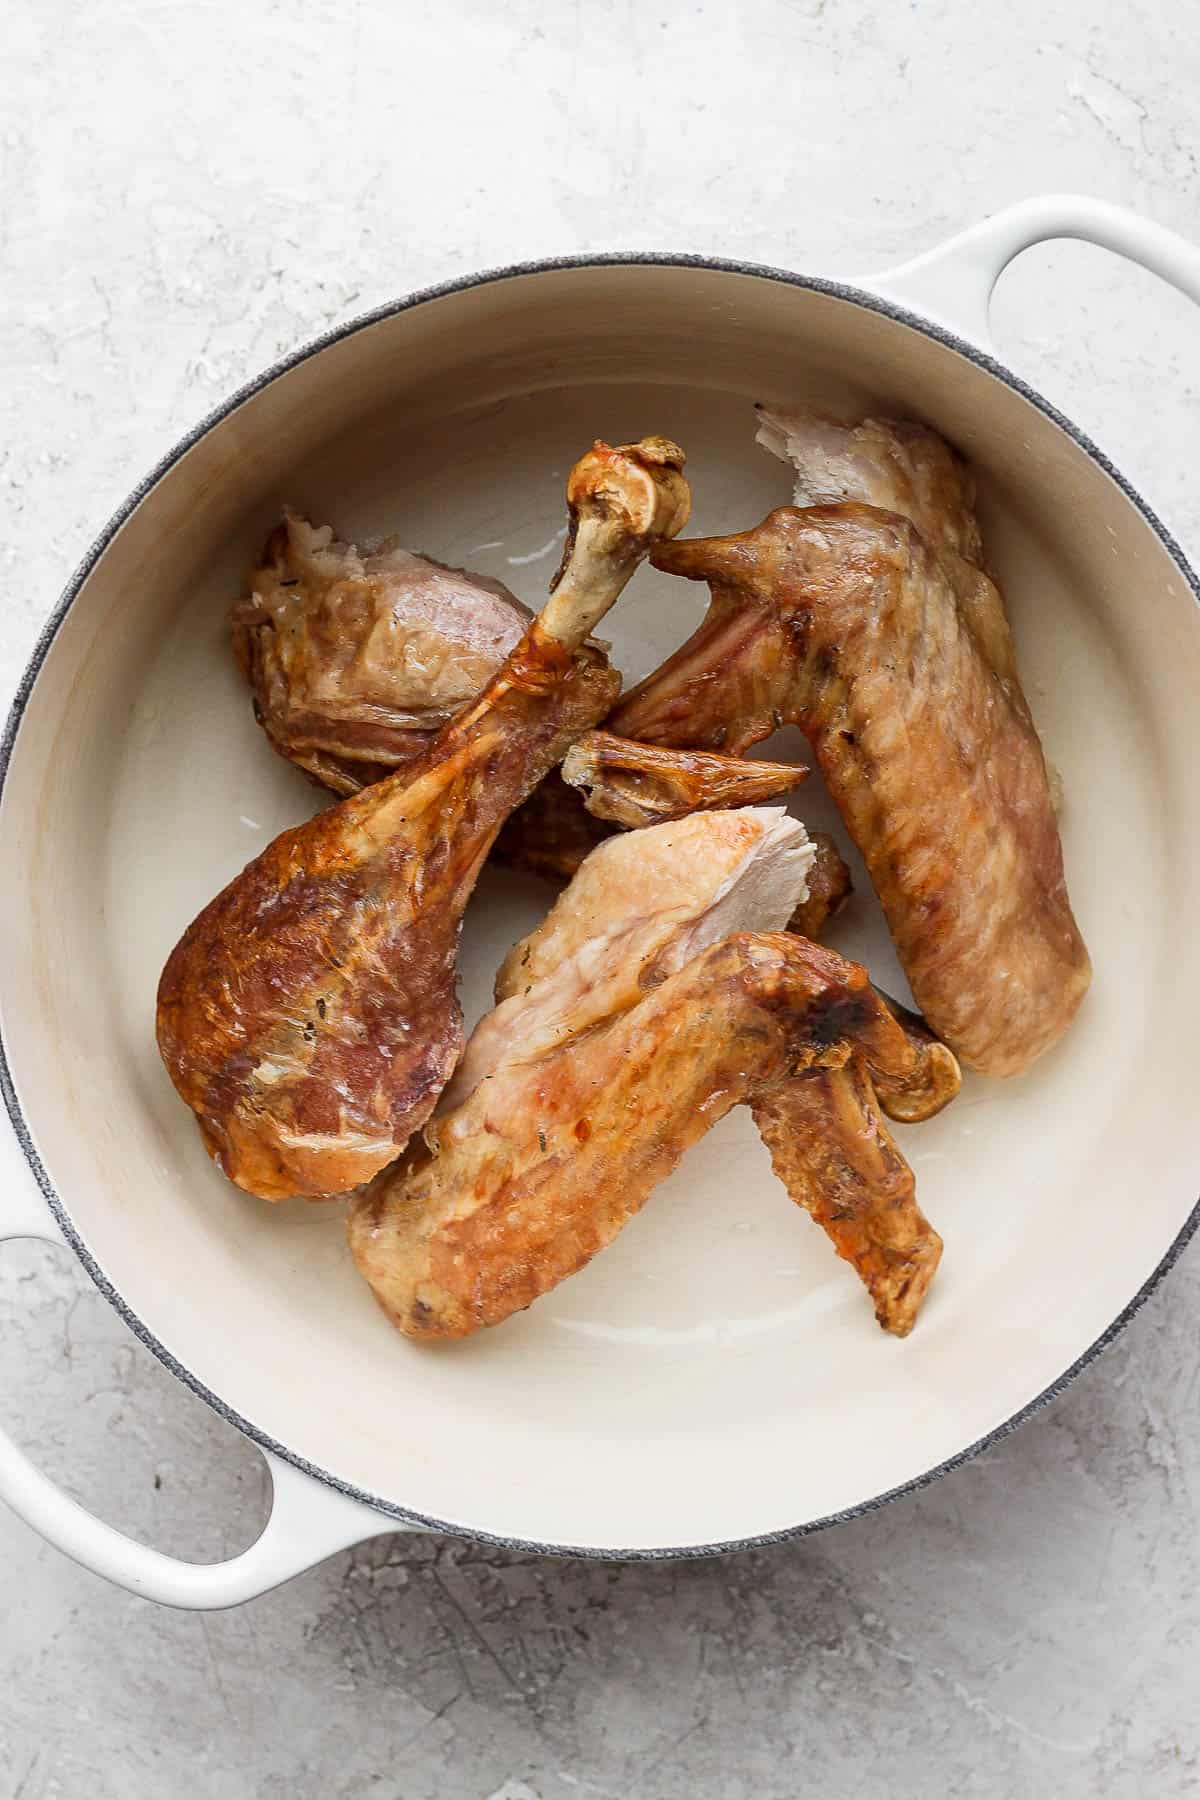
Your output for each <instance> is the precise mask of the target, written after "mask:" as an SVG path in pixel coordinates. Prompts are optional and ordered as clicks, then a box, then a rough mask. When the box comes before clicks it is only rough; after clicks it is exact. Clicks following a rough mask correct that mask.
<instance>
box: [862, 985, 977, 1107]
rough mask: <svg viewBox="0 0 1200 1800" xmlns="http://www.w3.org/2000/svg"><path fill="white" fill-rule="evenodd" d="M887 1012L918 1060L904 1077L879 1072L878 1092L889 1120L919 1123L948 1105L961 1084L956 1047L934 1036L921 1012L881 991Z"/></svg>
mask: <svg viewBox="0 0 1200 1800" xmlns="http://www.w3.org/2000/svg"><path fill="white" fill-rule="evenodd" d="M880 998H881V999H882V1000H883V1001H884V1003H885V1005H886V1006H887V1009H888V1011H889V1012H890V1013H891V1015H892V1017H893V1018H894V1019H895V1020H896V1023H897V1024H898V1025H899V1026H900V1029H901V1030H902V1031H903V1033H904V1035H905V1037H906V1038H907V1039H908V1042H909V1044H910V1045H911V1047H912V1049H913V1051H914V1053H915V1060H914V1062H913V1065H912V1069H911V1072H910V1073H908V1074H906V1075H904V1076H903V1077H902V1078H897V1077H896V1076H895V1075H894V1074H878V1073H877V1074H876V1076H875V1092H876V1094H877V1095H878V1098H879V1104H880V1105H881V1106H882V1108H883V1110H884V1112H885V1113H886V1114H887V1116H888V1118H889V1119H895V1120H896V1121H897V1123H898V1124H901V1125H917V1124H919V1123H920V1122H921V1120H922V1119H932V1118H933V1116H934V1114H935V1113H940V1112H941V1110H942V1108H943V1107H944V1106H948V1105H949V1104H950V1102H951V1100H953V1099H954V1098H955V1096H956V1095H957V1094H958V1092H959V1090H960V1088H961V1087H962V1070H961V1068H960V1067H959V1063H958V1058H957V1057H956V1056H955V1054H954V1052H953V1050H951V1049H950V1048H949V1047H948V1046H947V1045H945V1044H943V1043H942V1041H941V1039H940V1038H938V1037H935V1036H934V1034H933V1032H932V1031H930V1029H929V1027H928V1025H927V1024H926V1023H925V1021H924V1019H923V1018H922V1017H921V1015H920V1013H915V1012H913V1011H912V1009H911V1007H907V1006H904V1005H902V1004H901V1002H900V1001H899V1000H893V999H892V996H891V995H890V994H881V995H880Z"/></svg>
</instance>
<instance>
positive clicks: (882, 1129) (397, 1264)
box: [350, 933, 941, 1340]
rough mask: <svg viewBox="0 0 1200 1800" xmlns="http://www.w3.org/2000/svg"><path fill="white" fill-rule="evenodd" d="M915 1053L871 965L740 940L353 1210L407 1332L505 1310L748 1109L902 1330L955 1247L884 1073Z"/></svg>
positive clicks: (369, 1269) (446, 1126) (597, 1242)
mask: <svg viewBox="0 0 1200 1800" xmlns="http://www.w3.org/2000/svg"><path fill="white" fill-rule="evenodd" d="M914 1055H915V1053H914V1051H913V1048H912V1046H911V1044H910V1042H909V1040H908V1038H907V1037H906V1036H905V1034H904V1032H903V1031H902V1030H901V1029H900V1028H899V1027H898V1026H897V1024H896V1022H895V1021H894V1020H893V1019H892V1017H891V1015H890V1014H889V1013H888V1011H887V1009H886V1008H885V1007H884V1006H883V1004H882V1002H881V1001H880V1000H879V999H878V996H877V995H876V994H875V992H874V990H873V989H872V988H871V986H870V983H869V981H868V980H867V976H866V972H865V970H863V969H861V968H858V967H856V966H855V965H853V964H849V963H846V962H844V961H843V960H842V958H841V957H839V956H837V955H836V954H835V953H834V952H833V951H831V950H825V949H821V948H819V947H818V946H817V945H815V944H811V943H809V942H808V941H807V940H805V939H803V938H798V937H796V936H794V935H792V934H790V933H776V934H766V935H756V934H752V933H747V934H742V935H738V936H734V937H731V938H726V939H724V940H722V941H721V942H719V943H717V944H715V945H713V946H712V947H711V948H709V949H707V950H705V951H703V952H701V953H700V954H699V955H698V956H696V957H694V958H693V959H692V960H691V961H690V962H688V963H687V964H686V965H685V966H684V967H683V968H682V969H680V970H678V971H677V972H676V973H674V974H672V975H670V976H668V977H667V979H666V980H665V981H663V982H662V983H661V985H660V986H658V987H656V988H654V989H652V990H651V991H650V992H649V993H648V994H646V996H645V997H644V998H643V999H641V1000H639V1001H638V1002H637V1003H636V1004H635V1005H633V1006H632V1007H631V1008H630V1009H628V1010H627V1011H625V1012H622V1013H620V1014H619V1015H617V1016H616V1017H615V1018H613V1019H612V1020H611V1021H610V1022H608V1023H607V1024H605V1025H601V1026H599V1027H593V1028H591V1029H589V1030H587V1031H584V1032H582V1033H580V1034H579V1035H578V1036H577V1037H572V1038H570V1039H569V1040H568V1041H566V1042H563V1043H559V1044H558V1045H556V1046H554V1047H553V1048H550V1049H548V1050H547V1052H546V1054H545V1056H544V1057H542V1058H541V1059H539V1060H536V1061H529V1060H524V1059H517V1060H514V1061H512V1062H509V1063H507V1064H505V1063H502V1064H500V1066H498V1067H497V1068H495V1069H493V1071H492V1072H491V1074H490V1075H489V1077H488V1078H487V1079H485V1080H481V1081H480V1082H479V1084H478V1086H477V1087H476V1088H475V1089H474V1090H473V1092H471V1094H470V1095H469V1096H468V1098H467V1099H466V1100H465V1101H463V1102H462V1104H460V1105H459V1106H457V1107H455V1108H454V1109H452V1110H451V1111H450V1112H449V1113H447V1114H445V1115H444V1116H441V1117H439V1118H437V1119H435V1120H434V1121H433V1123H432V1124H431V1125H430V1126H429V1127H428V1128H427V1131H426V1139H427V1141H426V1142H423V1143H421V1144H419V1145H414V1146H410V1149H409V1151H408V1152H407V1153H406V1155H405V1156H404V1158H403V1159H402V1160H401V1162H400V1163H399V1164H397V1166H396V1167H395V1168H394V1169H390V1170H388V1171H386V1172H385V1173H384V1174H383V1175H381V1176H380V1177H379V1179H378V1180H377V1181H376V1182H374V1183H373V1184H372V1185H371V1186H370V1187H369V1188H368V1189H367V1191H366V1193H365V1194H364V1196H363V1197H362V1199H361V1200H359V1201H358V1202H357V1203H356V1205H355V1208H354V1211H353V1213H352V1215H351V1222H350V1242H351V1248H352V1250H353V1253H354V1256H355V1260H356V1261H357V1263H358V1265H359V1268H360V1269H361V1270H362V1272H363V1274H364V1275H365V1276H366V1278H367V1280H368V1281H369V1282H370V1284H371V1287H372V1289H373V1290H374V1292H375V1295H376V1298H377V1299H378V1300H379V1302H380V1304H381V1305H382V1306H383V1308H384V1310H385V1311H386V1312H387V1313H388V1316H389V1317H390V1318H391V1319H392V1320H393V1322H394V1323H395V1324H396V1325H398V1326H399V1328H400V1329H401V1330H402V1331H404V1332H405V1333H407V1334H408V1335H409V1336H411V1337H419V1338H426V1339H432V1340H445V1339H451V1338H460V1337H465V1336H467V1335H468V1334H469V1333H471V1332H473V1331H477V1330H479V1329H480V1328H481V1327H483V1326H489V1325H496V1324H499V1323H500V1322H501V1321H502V1320H504V1319H506V1318H508V1317H510V1315H511V1314H512V1313H514V1312H517V1311H519V1310H520V1309H521V1308H523V1307H526V1306H529V1305H530V1304H531V1303H532V1302H533V1301H534V1300H536V1299H537V1298H538V1297H539V1295H541V1294H545V1293H547V1292H548V1291H549V1290H550V1289H551V1288H553V1287H555V1286H557V1284H558V1283H559V1282H560V1281H563V1280H564V1279H565V1278H566V1277H567V1276H569V1275H572V1274H574V1273H575V1272H576V1271H577V1270H579V1269H581V1268H582V1267H583V1266H584V1265H585V1264H586V1263H587V1262H588V1261H589V1260H590V1259H591V1258H592V1257H593V1256H594V1255H595V1254H596V1252H597V1251H599V1250H601V1249H603V1248H604V1246H605V1245H606V1244H609V1243H611V1242H612V1240H613V1238H615V1237H616V1235H617V1233H618V1232H619V1231H620V1230H621V1229H622V1227H623V1226H624V1225H625V1224H627V1223H628V1221H629V1219H631V1218H632V1217H633V1215H634V1214H635V1213H636V1212H638V1211H639V1210H640V1208H641V1207H642V1205H643V1204H644V1203H645V1201H646V1200H647V1198H648V1197H649V1195H650V1193H651V1192H652V1191H653V1189H654V1188H655V1187H656V1186H657V1185H658V1184H659V1183H660V1182H661V1181H663V1180H664V1179H665V1178H666V1176H667V1175H669V1174H670V1173H671V1171H672V1170H673V1169H674V1168H675V1167H676V1165H677V1164H678V1162H679V1160H680V1158H681V1157H682V1156H683V1154H684V1153H685V1151H686V1150H687V1149H688V1148H689V1147H690V1146H691V1145H692V1144H694V1143H695V1142H696V1141H697V1140H698V1139H699V1138H701V1137H702V1136H703V1135H704V1133H705V1132H707V1131H708V1130H709V1129H710V1128H711V1127H712V1126H713V1125H714V1124H716V1122H717V1120H718V1119H720V1118H722V1117H724V1115H725V1114H726V1113H727V1112H728V1111H729V1110H730V1109H731V1108H732V1107H733V1106H736V1105H738V1104H739V1103H745V1102H748V1103H749V1104H751V1105H752V1106H753V1108H754V1110H755V1116H756V1118H757V1119H758V1121H759V1124H760V1128H761V1129H762V1131H763V1134H764V1137H765V1138H766V1140H767V1143H768V1146H769V1148H770V1149H771V1152H772V1157H773V1160H774V1163H775V1167H776V1170H777V1173H778V1174H779V1175H780V1177H781V1178H782V1179H783V1181H784V1183H785V1185H786V1186H787V1188H788V1191H789V1193H791V1195H792V1197H793V1198H794V1199H795V1200H796V1201H797V1203H798V1204H800V1205H801V1206H803V1207H804V1208H805V1209H806V1210H807V1211H808V1212H809V1213H810V1214H811V1215H812V1217H813V1218H814V1219H816V1221H817V1222H818V1223H819V1224H821V1225H822V1226H823V1227H824V1228H825V1229H826V1231H827V1232H828V1233H829V1235H830V1236H831V1238H832V1240H833V1242H834V1245H835V1248H836V1249H837V1250H838V1252H839V1254H840V1255H842V1256H844V1257H846V1258H847V1259H848V1260H849V1261H850V1262H851V1263H852V1264H853V1265H854V1267H855V1269H856V1270H857V1271H858V1273H859V1275H860V1277H861V1278H862V1280H863V1281H864V1283H865V1284H866V1286H867V1289H868V1291H869V1293H870V1294H871V1297H872V1299H873V1301H874V1303H875V1308H876V1313H877V1316H878V1318H879V1320H880V1323H881V1324H882V1325H883V1326H884V1327H885V1328H886V1329H887V1330H889V1331H892V1332H895V1333H896V1334H897V1335H899V1336H903V1335H905V1334H906V1333H907V1332H908V1331H909V1330H910V1329H911V1328H912V1325H913V1322H914V1320H915V1318H916V1314H917V1310H918V1309H919V1307H920V1304H921V1300H922V1298H923V1296H924V1294H925V1291H926V1289H927V1288H928V1285H929V1282H930V1280H931V1279H932V1276H933V1272H934V1270H935V1269H936V1267H937V1262H938V1258H939V1257H940V1254H941V1240H940V1238H939V1237H938V1235H937V1233H936V1232H935V1231H934V1230H933V1228H932V1227H931V1226H930V1225H929V1223H928V1221H927V1220H926V1219H925V1218H924V1217H923V1215H922V1214H921V1211H920V1208H919V1207H918V1206H917V1204H916V1200H915V1196H914V1192H913V1184H912V1176H911V1172H910V1171H908V1169H907V1165H906V1164H905V1163H904V1160H903V1158H902V1157H901V1156H900V1153H899V1151H898V1150H897V1149H896V1147H895V1145H894V1143H893V1142H892V1140H891V1138H890V1136H889V1134H888V1131H887V1127H886V1125H885V1124H884V1122H883V1120H882V1118H881V1117H880V1116H879V1114H878V1112H877V1110H876V1108H875V1107H874V1105H873V1095H872V1088H871V1072H873V1071H876V1070H877V1071H879V1072H880V1073H881V1074H883V1075H885V1076H886V1077H888V1078H890V1079H892V1080H901V1081H902V1080H904V1079H905V1078H907V1077H909V1076H910V1075H911V1074H912V1070H913V1064H914ZM793 1134H797V1136H798V1137H799V1138H800V1139H801V1140H802V1141H796V1142H793V1141H792V1140H793Z"/></svg>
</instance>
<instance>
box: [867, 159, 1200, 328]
mask: <svg viewBox="0 0 1200 1800" xmlns="http://www.w3.org/2000/svg"><path fill="white" fill-rule="evenodd" d="M1051 238H1080V239H1082V241H1083V242H1084V243H1088V244H1097V245H1099V246H1100V247H1101V248H1102V249H1105V250H1113V251H1115V252H1116V253H1117V255H1118V256H1125V257H1128V258H1129V260H1130V262H1135V263H1140V264H1141V266H1142V267H1143V268H1144V269H1149V270H1151V271H1152V273H1153V274H1155V275H1161V276H1162V278H1163V280H1164V281H1169V282H1170V283H1171V285H1172V286H1173V287H1177V288H1178V289H1179V290H1180V292H1181V293H1184V294H1186V295H1187V296H1188V298H1189V299H1190V300H1195V301H1196V302H1197V304H1200V249H1197V247H1196V246H1195V245H1194V244H1190V243H1188V241H1187V240H1186V238H1181V237H1177V236H1176V234H1175V233H1174V232H1173V231H1168V230H1167V229H1166V227H1165V226H1162V225H1155V224H1153V223H1152V222H1151V221H1150V220H1149V219H1142V218H1139V217H1138V215H1137V214H1136V213H1133V212H1129V211H1128V210H1127V209H1126V208H1125V207H1123V206H1112V205H1110V204H1109V202H1108V201H1107V200H1094V199H1091V198H1090V197H1089V196H1088V195H1086V194H1042V195H1039V196H1038V197H1036V198H1035V199H1031V200H1019V201H1018V202H1017V203H1016V205H1015V206H1008V207H1005V209H1004V211H1003V212H998V213H995V214H994V215H993V216H992V217H991V218H990V219H983V220H981V221H980V223H979V224H978V225H972V226H971V227H970V228H969V229H968V230H967V231H963V232H960V233H959V234H958V236H957V237H952V238H950V239H948V241H947V242H946V243H944V244H942V245H940V246H939V247H938V248H937V249H936V250H928V251H926V252H925V254H924V255H922V256H918V257H914V259H913V260H912V261H911V262H906V263H901V264H900V265H899V267H898V268H895V269H887V270H885V271H884V272H883V273H882V274H879V275H869V276H867V277H866V278H865V279H864V280H863V281H862V282H860V284H859V285H860V286H862V287H865V288H869V289H870V290H871V291H872V292H873V293H876V294H879V295H881V296H882V297H883V298H885V299H889V300H897V301H899V302H900V304H901V305H904V306H910V307H912V308H913V310H914V311H916V312H920V313H922V314H924V315H925V316H926V317H928V318H931V319H932V320H933V321H934V322H935V323H937V324H941V325H945V326H946V327H947V328H948V329H949V330H951V331H953V332H955V333H956V334H957V335H958V336H959V337H965V338H969V339H970V340H971V341H972V342H973V343H976V344H981V345H983V346H985V347H986V346H987V345H989V344H990V342H991V333H990V329H989V325H988V311H989V307H990V303H991V298H992V290H993V289H994V288H995V286H996V283H997V281H998V280H999V279H1000V276H1001V275H1002V274H1003V272H1004V270H1005V269H1006V268H1007V267H1008V265H1009V263H1010V262H1012V260H1013V258H1014V257H1016V256H1019V255H1020V254H1021V252H1022V250H1028V249H1030V247H1031V246H1032V245H1034V244H1042V243H1045V242H1047V241H1048V240H1049V239H1051Z"/></svg>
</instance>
